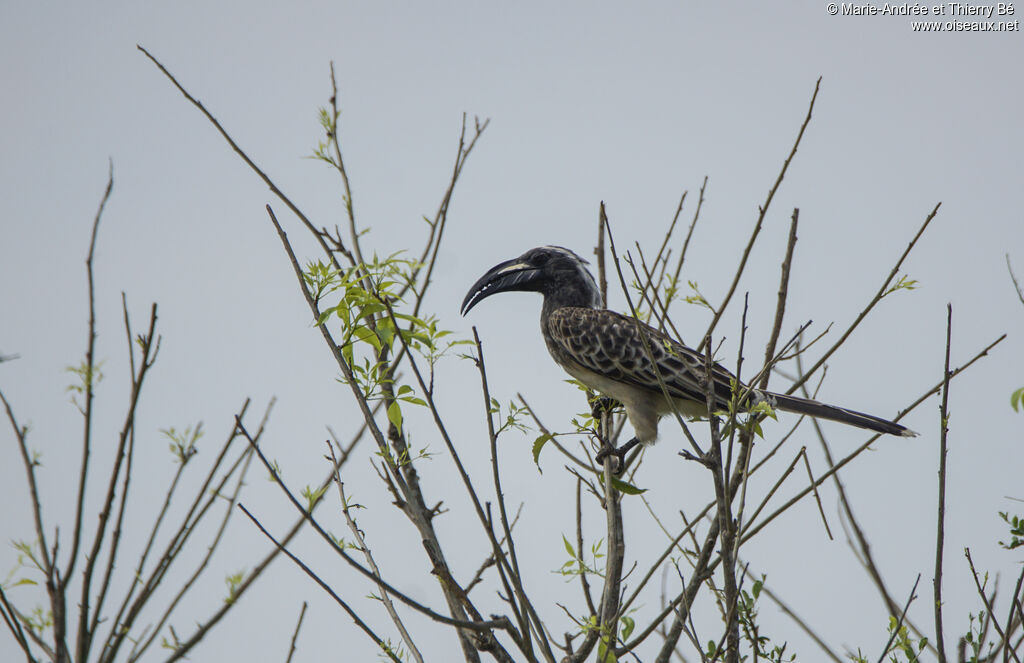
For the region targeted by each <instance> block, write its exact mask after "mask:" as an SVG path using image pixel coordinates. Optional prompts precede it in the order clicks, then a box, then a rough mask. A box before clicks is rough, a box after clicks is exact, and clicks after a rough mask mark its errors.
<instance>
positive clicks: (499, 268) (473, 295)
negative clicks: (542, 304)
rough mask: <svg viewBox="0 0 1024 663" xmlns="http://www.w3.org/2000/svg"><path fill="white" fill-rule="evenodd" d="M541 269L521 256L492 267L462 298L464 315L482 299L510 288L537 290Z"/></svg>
mask: <svg viewBox="0 0 1024 663" xmlns="http://www.w3.org/2000/svg"><path fill="white" fill-rule="evenodd" d="M539 277H540V270H539V269H537V268H536V267H534V266H533V265H530V264H529V263H525V262H520V260H519V258H513V259H512V260H506V261H505V262H503V263H499V264H497V265H495V266H494V267H491V269H490V270H488V272H487V273H486V274H484V275H483V276H481V277H480V279H479V280H478V281H477V282H476V283H474V284H473V287H472V288H470V289H469V292H468V293H467V294H466V298H465V299H463V300H462V315H466V314H467V313H469V310H470V309H471V308H473V307H474V306H476V305H477V304H478V303H479V302H480V300H482V299H485V298H487V297H490V296H491V295H493V294H496V293H499V292H506V291H509V290H536V289H537V280H538V278H539Z"/></svg>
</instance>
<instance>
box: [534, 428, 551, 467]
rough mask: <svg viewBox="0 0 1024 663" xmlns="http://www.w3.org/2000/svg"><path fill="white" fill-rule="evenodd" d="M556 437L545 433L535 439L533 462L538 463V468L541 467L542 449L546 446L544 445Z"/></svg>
mask: <svg viewBox="0 0 1024 663" xmlns="http://www.w3.org/2000/svg"><path fill="white" fill-rule="evenodd" d="M552 439H554V438H553V437H552V435H551V434H549V433H544V434H543V435H538V436H537V439H536V440H534V441H533V462H534V464H536V465H537V469H540V450H541V449H543V448H544V445H545V444H547V443H548V440H552Z"/></svg>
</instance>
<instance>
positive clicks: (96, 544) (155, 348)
mask: <svg viewBox="0 0 1024 663" xmlns="http://www.w3.org/2000/svg"><path fill="white" fill-rule="evenodd" d="M156 311H157V307H156V304H153V307H152V311H151V313H150V318H149V329H148V331H147V333H146V336H145V341H144V342H143V343H142V356H141V363H140V364H139V367H138V373H136V374H135V375H132V378H131V394H130V395H129V397H128V408H127V412H126V414H125V419H124V424H123V426H122V428H121V433H120V435H119V437H118V443H117V450H116V451H115V456H114V467H113V468H112V470H111V472H110V482H109V484H108V486H107V494H106V497H105V498H104V501H103V508H102V509H101V510H100V513H99V519H98V520H99V522H98V523H97V525H96V534H95V536H94V538H93V542H92V546H91V548H90V550H89V553H88V554H87V555H86V561H85V569H84V570H83V571H82V597H81V600H80V603H79V606H78V608H79V611H78V638H77V655H76V657H75V660H76V661H85V660H86V659H87V658H88V655H89V649H90V647H91V646H92V641H93V635H94V634H93V633H92V632H91V629H90V628H89V602H90V593H91V592H92V579H93V573H94V572H95V569H96V562H97V561H98V560H99V556H100V549H101V548H102V546H103V541H104V538H105V537H106V532H107V526H108V525H109V524H110V516H111V510H112V509H113V505H114V499H115V498H116V497H117V484H118V479H119V478H120V476H121V472H122V470H123V468H124V460H125V449H126V448H127V446H128V441H129V440H130V439H131V438H132V436H133V435H134V432H133V431H134V429H135V410H136V408H137V407H138V404H139V397H140V396H141V394H142V385H143V383H144V382H145V379H146V374H147V373H148V372H149V369H150V368H152V367H153V363H154V362H155V361H156V356H157V353H158V352H159V350H160V340H159V339H158V338H157V337H156V335H155V334H156V320H157V314H156ZM116 546H117V541H116V540H114V541H111V554H114V553H115V551H116ZM105 594H106V588H105V587H101V588H100V599H99V601H100V603H101V604H102V600H103V598H104V597H105ZM99 608H100V605H97V613H98V611H99ZM98 617H99V616H98V614H97V617H96V619H95V620H94V623H98Z"/></svg>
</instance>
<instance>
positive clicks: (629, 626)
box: [620, 615, 636, 640]
mask: <svg viewBox="0 0 1024 663" xmlns="http://www.w3.org/2000/svg"><path fill="white" fill-rule="evenodd" d="M620 621H621V622H622V635H621V636H620V639H621V640H627V639H628V638H629V636H630V635H632V633H633V629H635V628H636V622H635V621H633V618H632V617H626V616H625V615H623V617H622V619H621V620H620Z"/></svg>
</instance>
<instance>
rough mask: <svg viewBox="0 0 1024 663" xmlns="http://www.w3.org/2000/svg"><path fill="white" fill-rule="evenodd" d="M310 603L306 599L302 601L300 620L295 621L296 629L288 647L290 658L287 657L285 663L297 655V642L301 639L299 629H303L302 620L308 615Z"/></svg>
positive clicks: (290, 661)
mask: <svg viewBox="0 0 1024 663" xmlns="http://www.w3.org/2000/svg"><path fill="white" fill-rule="evenodd" d="M308 606H309V604H308V603H307V602H306V601H303V602H302V610H300V611H299V621H297V622H296V623H295V631H294V632H292V641H291V645H289V647H288V658H286V659H285V661H284V663H292V657H293V656H294V655H295V643H296V642H297V641H298V639H299V630H300V629H302V620H303V619H305V617H306V608H307V607H308Z"/></svg>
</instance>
